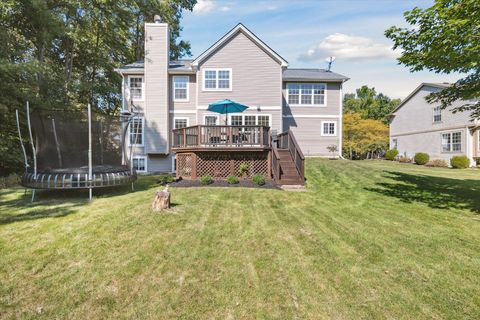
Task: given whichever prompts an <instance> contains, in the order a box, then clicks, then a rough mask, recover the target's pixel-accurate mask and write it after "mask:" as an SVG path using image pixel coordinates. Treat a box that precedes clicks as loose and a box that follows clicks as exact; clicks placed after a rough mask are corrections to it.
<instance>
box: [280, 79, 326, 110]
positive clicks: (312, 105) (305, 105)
mask: <svg viewBox="0 0 480 320" xmlns="http://www.w3.org/2000/svg"><path fill="white" fill-rule="evenodd" d="M290 84H298V85H299V86H301V85H302V84H311V85H314V84H321V85H324V86H325V90H324V91H325V93H324V99H323V104H314V103H313V101H314V98H313V88H312V103H311V104H303V103H301V102H302V95H301V94H300V91H299V93H298V101H299V103H298V104H289V103H288V100H289V97H288V96H289V93H288V86H289V85H290ZM299 90H300V89H299ZM285 92H286V96H287V99H286V100H287V101H286V102H287V105H289V106H291V107H326V106H327V97H328V85H327V83H324V82H289V83H287V85H286V87H285Z"/></svg>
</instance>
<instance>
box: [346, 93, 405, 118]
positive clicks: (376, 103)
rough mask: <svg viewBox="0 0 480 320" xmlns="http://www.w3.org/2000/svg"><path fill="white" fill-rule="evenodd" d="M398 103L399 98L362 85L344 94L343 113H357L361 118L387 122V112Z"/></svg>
mask: <svg viewBox="0 0 480 320" xmlns="http://www.w3.org/2000/svg"><path fill="white" fill-rule="evenodd" d="M399 104H400V99H391V98H389V97H388V96H386V95H384V94H383V93H378V94H377V92H376V91H375V88H369V87H368V86H362V87H361V88H359V89H357V90H356V95H355V94H351V93H350V94H345V96H344V98H343V110H344V112H345V113H357V114H359V115H361V117H362V118H363V119H374V120H380V121H382V122H384V123H388V120H389V119H388V114H389V113H390V112H392V111H393V109H395V108H396V107H397V106H398V105H399Z"/></svg>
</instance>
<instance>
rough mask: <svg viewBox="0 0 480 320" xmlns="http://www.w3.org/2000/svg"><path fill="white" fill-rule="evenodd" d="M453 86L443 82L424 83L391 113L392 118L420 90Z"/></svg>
mask: <svg viewBox="0 0 480 320" xmlns="http://www.w3.org/2000/svg"><path fill="white" fill-rule="evenodd" d="M449 86H451V84H450V83H447V82H443V83H433V82H422V83H421V84H420V85H419V86H418V87H416V88H415V90H413V91H412V93H410V94H409V95H408V96H407V97H406V98H405V99H403V101H402V102H401V103H400V104H399V105H398V106H397V107H396V108H395V109H394V110H393V111H392V112H390V116H393V115H395V112H397V111H398V109H400V108H401V107H403V105H404V104H405V103H407V102H408V101H409V100H410V99H411V98H412V97H413V96H414V95H416V94H417V92H418V91H420V89H422V88H423V87H434V88H439V89H445V88H448V87H449Z"/></svg>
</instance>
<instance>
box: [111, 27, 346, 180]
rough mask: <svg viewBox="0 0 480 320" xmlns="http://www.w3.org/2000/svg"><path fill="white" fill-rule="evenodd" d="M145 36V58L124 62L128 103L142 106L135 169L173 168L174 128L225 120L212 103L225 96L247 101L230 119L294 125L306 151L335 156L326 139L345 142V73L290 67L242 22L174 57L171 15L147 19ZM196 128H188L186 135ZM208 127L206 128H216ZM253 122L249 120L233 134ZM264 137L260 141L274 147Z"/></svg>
mask: <svg viewBox="0 0 480 320" xmlns="http://www.w3.org/2000/svg"><path fill="white" fill-rule="evenodd" d="M145 39H146V40H145V62H144V61H139V62H135V63H132V64H129V65H126V66H124V67H122V68H120V69H119V70H118V71H119V72H120V74H121V75H122V76H123V108H124V110H127V109H129V106H130V104H131V103H132V104H133V105H135V106H137V107H138V109H139V110H140V112H141V114H142V119H139V120H138V121H137V123H136V126H131V130H130V134H131V138H130V142H131V143H136V146H135V158H134V162H133V163H134V166H135V167H136V169H137V171H139V172H142V171H145V172H167V171H168V172H169V171H175V169H176V165H175V163H176V153H175V152H172V151H179V150H178V148H179V146H178V145H177V144H178V143H180V142H179V140H178V139H183V136H182V135H180V134H179V131H178V130H175V129H180V128H185V127H191V126H197V125H207V126H218V125H223V124H224V117H225V116H224V115H219V114H216V113H211V112H208V111H207V107H208V105H209V104H210V103H212V102H216V101H218V100H223V99H230V100H233V101H236V102H239V103H241V104H244V105H247V106H249V109H247V110H246V111H245V112H243V113H241V114H229V115H228V117H229V120H228V124H229V125H236V126H265V127H269V128H268V129H267V128H266V129H265V130H266V131H265V133H267V131H268V132H270V133H274V132H276V133H281V132H284V131H288V130H289V129H291V130H292V132H293V133H294V135H295V138H296V140H297V141H298V145H299V146H300V149H301V150H302V151H303V153H304V154H305V155H306V156H329V152H328V150H327V146H329V145H332V144H334V145H337V147H338V149H339V150H341V145H342V84H343V82H345V81H346V80H348V78H347V77H345V76H342V75H339V74H337V73H334V72H330V71H326V70H323V69H289V68H288V62H287V61H285V59H283V58H282V57H281V56H280V55H279V54H278V53H276V52H275V51H274V50H272V49H271V48H270V47H269V46H267V45H266V44H265V43H264V42H263V41H261V40H260V39H259V38H258V37H257V36H256V35H255V34H253V33H252V32H251V31H250V30H249V29H247V28H246V27H245V26H244V25H242V24H238V25H237V26H235V27H234V28H233V29H231V30H230V31H229V32H227V33H226V34H225V35H224V36H223V37H222V38H221V39H219V40H218V41H217V42H215V43H214V44H213V45H212V46H211V47H210V48H208V49H207V50H206V51H205V52H203V53H202V54H201V55H199V56H198V57H196V58H195V59H191V60H179V61H170V60H169V54H170V52H169V30H168V25H167V24H166V23H161V22H159V21H157V22H156V23H146V24H145ZM136 129H138V131H139V135H138V137H137V139H135V130H136ZM189 130H190V129H189ZM191 130H196V129H191ZM191 130H190V131H188V132H190V133H188V134H187V133H186V132H187V131H182V132H183V133H182V134H184V135H185V137H186V139H189V138H188V137H187V136H188V135H192V134H191V132H193V131H191ZM199 130H206V129H199ZM208 130H209V131H208V133H205V132H204V133H202V134H211V132H212V131H213V129H211V128H210V129H208ZM238 130H240V129H238ZM238 130H237V131H238ZM250 130H251V129H249V128H246V127H245V128H243V129H241V130H240V131H241V132H237V134H236V138H235V137H234V138H235V139H237V140H238V137H243V136H245V134H244V133H245V132H246V133H249V134H250ZM262 130H263V129H262ZM172 131H173V134H172ZM202 132H203V131H202ZM261 132H262V133H263V131H261ZM222 134H224V133H222ZM230 134H231V133H230ZM258 135H260V131H259V132H258ZM258 135H257V136H258ZM175 137H177V138H175ZM252 137H253V136H252ZM214 138H215V137H210V138H209V139H210V140H209V141H208V142H209V143H210V142H212V141H213V142H215V141H216V140H215V139H216V138H215V139H214ZM220 138H221V137H220V135H219V137H218V141H223V138H222V140H221V139H220ZM174 139H176V142H174V141H173V140H174ZM202 139H203V137H202ZM235 139H234V141H233V142H235V141H236V140H235ZM135 140H137V141H135ZM266 140H270V139H269V137H267V139H265V140H262V143H264V144H265V146H266V147H267V148H268V147H269V145H268V144H269V143H267V142H266ZM231 142H232V141H231ZM196 143H198V144H200V142H196ZM202 145H203V144H202ZM217 150H220V149H217ZM231 150H233V149H231ZM244 150H245V151H246V149H244ZM177 153H178V152H177ZM224 156H225V155H224ZM267 156H268V157H271V155H267ZM198 157H199V155H197V158H198ZM292 157H293V156H292ZM185 161H187V160H185ZM188 161H190V160H188ZM265 161H266V160H265ZM268 161H270V160H268ZM268 166H269V167H270V166H271V163H270V162H269V163H268ZM177 175H178V173H177Z"/></svg>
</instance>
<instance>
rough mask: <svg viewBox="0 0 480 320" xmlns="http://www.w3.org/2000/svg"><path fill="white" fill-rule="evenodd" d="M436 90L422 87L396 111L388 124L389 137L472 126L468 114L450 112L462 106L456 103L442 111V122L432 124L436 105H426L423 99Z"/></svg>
mask: <svg viewBox="0 0 480 320" xmlns="http://www.w3.org/2000/svg"><path fill="white" fill-rule="evenodd" d="M438 90H439V89H438V88H434V87H429V86H424V87H423V88H421V89H420V90H419V91H418V92H417V93H416V94H415V95H414V96H413V97H412V98H410V100H409V101H407V102H406V103H405V104H404V105H403V106H402V107H401V108H400V109H398V110H397V111H396V112H395V116H394V118H393V119H392V121H391V123H390V135H392V136H394V135H398V134H405V133H412V132H416V131H429V130H442V129H448V128H451V127H458V126H468V125H472V122H471V121H470V114H469V112H457V113H452V112H451V110H452V109H453V108H455V107H456V106H459V105H462V104H463V102H456V103H454V104H453V105H452V106H451V107H450V108H448V109H445V110H442V121H441V122H439V123H434V122H433V108H434V107H435V106H437V105H438V104H430V103H428V102H427V101H426V100H425V97H426V96H427V95H429V94H430V93H431V92H436V91H438Z"/></svg>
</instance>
